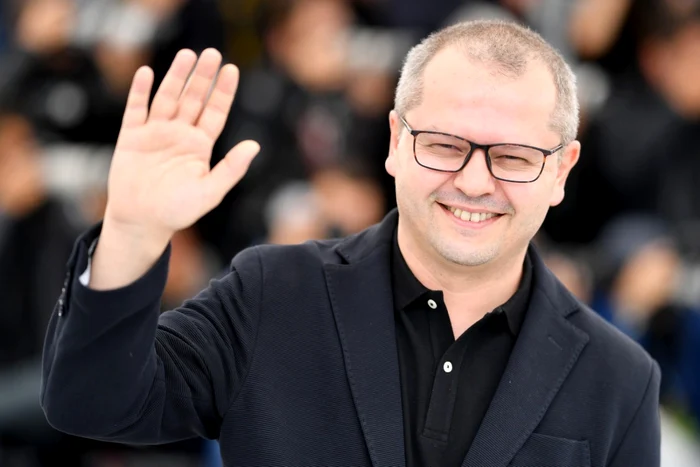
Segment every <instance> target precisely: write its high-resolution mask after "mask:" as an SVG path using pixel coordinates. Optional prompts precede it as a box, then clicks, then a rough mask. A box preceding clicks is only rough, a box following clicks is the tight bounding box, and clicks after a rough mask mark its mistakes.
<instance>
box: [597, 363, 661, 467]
mask: <svg viewBox="0 0 700 467" xmlns="http://www.w3.org/2000/svg"><path fill="white" fill-rule="evenodd" d="M660 384H661V371H660V370H659V366H658V364H657V363H656V362H654V361H652V364H651V371H650V374H649V379H648V380H647V382H646V389H645V391H644V396H643V397H642V399H641V402H640V404H639V406H638V407H637V411H636V413H635V414H634V416H633V417H632V421H631V422H630V424H629V426H628V427H627V429H626V432H625V435H624V436H623V437H622V441H621V442H620V445H619V446H618V447H617V450H616V451H615V454H614V455H613V456H612V458H611V459H612V460H611V461H610V463H609V464H608V466H609V467H629V466H635V467H659V465H660V464H661V421H660V412H659V386H660Z"/></svg>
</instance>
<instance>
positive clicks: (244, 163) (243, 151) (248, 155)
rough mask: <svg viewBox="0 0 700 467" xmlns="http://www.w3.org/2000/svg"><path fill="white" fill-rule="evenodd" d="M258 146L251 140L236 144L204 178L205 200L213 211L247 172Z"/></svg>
mask: <svg viewBox="0 0 700 467" xmlns="http://www.w3.org/2000/svg"><path fill="white" fill-rule="evenodd" d="M259 152H260V145H259V144H258V143H257V142H255V141H252V140H246V141H242V142H240V143H238V144H237V145H236V146H234V147H233V149H231V150H230V151H229V152H228V154H226V157H224V158H223V159H222V160H221V161H219V163H218V164H216V166H214V168H213V169H212V170H211V172H209V174H208V175H207V176H206V177H205V179H204V183H205V184H206V185H205V190H206V193H207V200H208V202H209V204H210V205H211V208H212V209H213V208H214V207H215V206H217V205H218V204H219V203H220V202H221V200H222V199H223V198H224V196H226V193H228V192H229V191H231V188H233V187H234V186H235V185H236V183H238V182H239V181H240V180H241V179H242V178H243V176H244V175H245V174H246V172H247V171H248V167H250V163H251V162H252V161H253V158H255V156H257V155H258V153H259Z"/></svg>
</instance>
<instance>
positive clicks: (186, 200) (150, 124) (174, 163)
mask: <svg viewBox="0 0 700 467" xmlns="http://www.w3.org/2000/svg"><path fill="white" fill-rule="evenodd" d="M195 61H196V56H195V55H194V53H193V52H189V51H183V52H181V53H180V54H178V56H177V57H176V59H175V61H174V62H173V65H172V68H171V70H170V71H169V72H168V74H167V75H166V77H165V79H164V80H163V83H162V85H161V87H160V89H159V90H158V92H157V94H156V96H155V98H154V100H153V104H152V105H151V108H150V110H149V109H148V107H147V104H148V96H149V94H150V89H151V85H152V81H153V78H152V73H151V72H150V70H148V69H143V70H139V72H138V73H137V75H136V77H135V78H134V84H133V85H132V89H131V92H130V96H129V102H128V104H127V109H126V111H125V114H124V123H123V125H122V130H121V132H120V135H119V141H118V143H117V147H116V150H115V153H114V158H113V161H112V167H111V169H110V176H109V201H108V205H107V214H106V215H109V217H110V220H111V221H113V222H118V223H123V224H128V225H139V226H142V227H149V228H153V229H158V230H160V231H169V232H175V231H177V230H180V229H183V228H185V227H188V226H190V225H192V224H193V223H194V222H196V221H197V220H198V219H199V218H200V217H201V216H203V215H204V214H206V213H207V212H208V211H209V210H211V209H213V208H214V207H215V206H216V205H217V204H218V203H219V202H220V201H221V198H223V196H224V195H225V194H226V193H227V192H228V191H229V190H230V189H231V187H233V185H234V184H235V183H237V182H238V180H240V178H241V177H242V176H243V175H244V174H245V171H246V170H247V167H248V164H249V163H250V160H251V158H252V156H254V155H255V153H257V150H258V146H257V145H256V144H253V143H250V142H248V143H241V144H240V145H238V146H236V147H235V148H233V149H232V150H231V152H230V153H229V154H228V155H227V156H226V158H225V159H224V160H223V161H221V162H220V163H219V164H218V165H217V166H216V167H215V168H214V169H213V170H211V169H210V159H211V152H212V149H213V147H214V142H215V141H216V139H217V138H218V137H219V135H220V133H221V131H222V130H223V127H224V124H225V122H226V118H227V116H228V111H229V109H230V106H231V103H232V100H233V95H234V94H235V89H236V85H237V70H236V69H235V67H233V66H232V65H227V66H226V67H224V68H223V69H222V70H221V72H220V73H219V78H218V80H216V86H215V87H214V89H213V91H212V92H211V96H210V97H209V99H208V100H207V95H208V91H209V89H211V86H212V83H213V82H214V80H215V77H216V73H217V70H218V67H219V65H220V62H221V57H220V55H219V54H218V52H215V51H210V50H208V51H205V52H204V53H203V54H202V57H201V59H200V60H199V63H198V65H197V67H196V68H195V71H194V74H193V75H192V78H191V79H190V80H189V83H188V84H187V86H186V87H185V81H186V79H187V76H188V75H189V72H190V70H191V69H192V67H193V65H194V62H195ZM183 88H184V91H183Z"/></svg>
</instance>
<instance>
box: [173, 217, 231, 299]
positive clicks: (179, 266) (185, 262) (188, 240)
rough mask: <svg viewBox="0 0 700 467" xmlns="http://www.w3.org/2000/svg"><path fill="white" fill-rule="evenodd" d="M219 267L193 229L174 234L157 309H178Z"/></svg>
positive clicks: (200, 288) (202, 286) (204, 285)
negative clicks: (159, 303)
mask: <svg viewBox="0 0 700 467" xmlns="http://www.w3.org/2000/svg"><path fill="white" fill-rule="evenodd" d="M220 269H221V265H220V264H218V261H216V259H215V258H214V256H213V255H212V253H211V252H210V251H209V249H208V248H207V246H206V245H205V244H204V243H203V242H202V240H201V238H199V235H198V234H197V232H196V230H194V229H186V230H181V231H179V232H177V234H175V235H174V236H173V239H172V253H171V257H170V264H169V267H168V278H167V280H166V282H165V287H164V289H163V297H162V299H161V302H162V303H161V309H162V310H163V311H166V310H169V309H172V308H175V307H177V306H179V305H180V304H181V303H182V302H183V301H184V300H186V299H187V298H189V297H191V296H192V295H195V294H196V293H197V292H199V291H200V290H202V289H203V288H204V287H206V285H207V282H208V280H209V279H210V278H211V277H213V276H214V275H215V274H216V273H217V272H218V271H220Z"/></svg>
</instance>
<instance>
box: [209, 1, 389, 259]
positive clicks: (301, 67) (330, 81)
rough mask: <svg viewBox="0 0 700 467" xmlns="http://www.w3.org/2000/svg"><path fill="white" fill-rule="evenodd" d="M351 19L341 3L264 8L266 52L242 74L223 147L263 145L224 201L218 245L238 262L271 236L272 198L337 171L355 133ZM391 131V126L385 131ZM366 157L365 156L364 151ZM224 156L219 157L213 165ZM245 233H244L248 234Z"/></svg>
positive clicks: (260, 21)
mask: <svg viewBox="0 0 700 467" xmlns="http://www.w3.org/2000/svg"><path fill="white" fill-rule="evenodd" d="M352 21H353V17H352V11H351V10H350V8H349V7H348V4H347V2H346V1H342V0H298V1H297V0H271V1H265V2H262V3H261V4H260V7H259V8H258V11H257V22H256V24H257V28H258V30H259V34H260V36H261V38H262V41H263V43H264V44H265V54H264V55H263V56H262V57H261V59H260V62H259V63H257V64H255V65H254V66H252V67H250V68H249V69H246V70H243V71H242V73H241V79H240V89H241V92H240V93H239V94H240V95H239V98H238V99H236V101H235V103H234V114H235V115H239V118H236V119H232V121H231V122H230V125H229V126H228V127H227V129H226V132H225V133H224V135H223V137H222V141H223V144H222V146H224V147H230V146H232V145H233V144H235V143H237V142H239V141H243V140H246V139H254V140H256V141H259V142H260V145H261V147H262V150H261V153H260V156H259V157H257V158H256V160H255V162H254V163H253V164H252V166H251V168H250V176H249V177H246V179H245V180H242V181H241V183H240V184H239V185H237V186H236V187H235V188H234V190H233V192H232V193H231V194H230V195H229V196H227V197H225V198H224V205H225V208H224V209H221V210H220V211H219V215H218V219H219V220H218V221H217V222H216V223H212V224H211V225H218V226H219V229H218V230H216V229H213V228H210V230H211V231H213V232H218V233H219V239H218V241H217V244H218V245H221V250H222V252H223V253H222V256H228V257H231V256H233V255H235V254H236V253H238V252H239V251H240V250H241V249H242V248H245V247H247V246H249V245H251V244H252V243H255V242H258V241H259V239H261V238H265V237H267V236H268V235H269V232H268V231H267V227H268V225H267V222H266V219H265V216H264V211H265V206H266V204H267V203H268V201H269V199H270V197H271V196H272V194H273V193H274V192H275V191H276V190H278V189H280V188H281V187H283V186H284V185H286V184H287V183H290V182H298V181H305V180H308V178H309V176H310V175H311V174H312V173H313V172H314V171H315V170H316V169H317V168H319V167H322V166H324V165H327V164H332V163H334V162H335V161H336V160H337V159H338V158H339V157H341V155H342V154H345V153H347V151H346V148H347V147H348V146H349V144H350V142H351V138H354V137H355V136H357V137H356V138H355V139H356V141H361V140H362V137H361V136H360V135H361V131H354V130H353V128H354V124H353V122H354V115H353V109H351V107H350V105H349V103H348V102H347V99H346V95H345V89H346V85H347V76H346V71H347V70H346V61H347V60H346V59H347V56H346V53H347V48H346V47H347V34H348V32H349V30H350V27H351V25H352ZM383 126H385V125H383ZM359 153H360V154H363V153H364V152H362V151H360V152H359ZM222 158H223V154H220V155H219V156H214V157H213V158H212V164H215V163H217V162H219V161H220V160H221V159H222ZM242 226H244V227H242Z"/></svg>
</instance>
